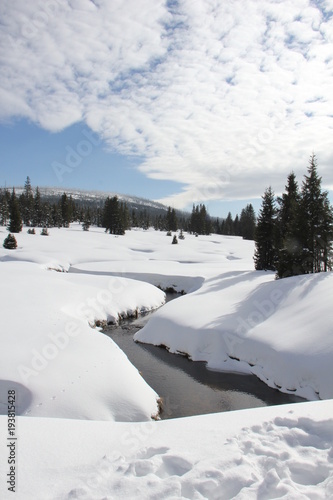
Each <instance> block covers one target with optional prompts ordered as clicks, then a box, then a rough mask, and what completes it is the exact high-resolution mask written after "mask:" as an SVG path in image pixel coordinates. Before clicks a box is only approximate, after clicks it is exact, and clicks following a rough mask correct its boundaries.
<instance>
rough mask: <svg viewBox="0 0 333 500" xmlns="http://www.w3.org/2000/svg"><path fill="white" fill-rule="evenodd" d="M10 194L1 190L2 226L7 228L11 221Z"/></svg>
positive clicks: (0, 215) (0, 214)
mask: <svg viewBox="0 0 333 500" xmlns="http://www.w3.org/2000/svg"><path fill="white" fill-rule="evenodd" d="M9 205H10V192H9V191H8V189H6V188H5V189H0V225H1V226H7V222H8V220H9Z"/></svg>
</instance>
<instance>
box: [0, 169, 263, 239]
mask: <svg viewBox="0 0 333 500" xmlns="http://www.w3.org/2000/svg"><path fill="white" fill-rule="evenodd" d="M72 222H80V223H81V224H82V228H83V229H84V230H85V231H88V230H89V228H90V226H91V225H94V226H97V227H104V228H105V230H106V231H107V232H109V233H111V234H124V233H125V231H126V230H127V229H130V228H131V227H140V228H143V229H148V228H149V227H154V228H155V230H160V231H177V230H178V229H181V230H183V231H187V232H190V233H192V234H210V233H217V234H226V235H230V236H242V237H243V238H246V239H253V238H254V228H255V224H256V216H255V212H254V210H253V207H252V205H251V204H249V205H247V206H246V207H245V209H243V210H242V212H241V216H240V217H239V216H238V215H236V217H235V219H233V218H232V215H231V213H230V212H229V214H228V216H227V218H226V219H222V218H215V219H214V218H212V217H210V215H209V214H208V211H207V209H206V207H205V205H204V204H199V205H193V209H192V213H191V214H187V213H185V212H181V211H178V210H177V211H176V210H175V209H174V208H171V207H168V209H167V211H166V213H158V214H156V213H154V212H153V211H152V210H149V208H148V207H145V208H143V209H137V208H136V209H132V210H131V209H130V207H129V206H128V205H127V203H125V202H123V201H121V200H119V199H118V197H117V196H113V197H108V198H107V199H106V200H104V201H103V202H101V201H98V202H97V203H96V202H95V203H94V202H88V201H86V200H85V201H83V200H74V199H73V198H72V196H71V195H68V194H66V193H65V192H64V193H63V194H62V195H61V196H59V197H58V198H57V199H56V200H54V199H52V200H50V199H49V198H47V197H46V196H42V195H41V193H40V190H39V188H38V187H37V188H36V189H33V188H32V186H31V181H30V178H29V177H27V179H26V182H25V184H24V188H23V192H22V193H21V194H20V195H19V196H17V195H16V193H15V189H14V188H13V189H12V191H11V192H10V191H9V190H8V189H0V225H3V226H8V230H9V231H10V232H11V233H17V232H20V231H21V230H22V227H23V224H24V225H25V226H26V227H42V228H50V227H69V225H70V223H72Z"/></svg>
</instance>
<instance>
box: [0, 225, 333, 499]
mask: <svg viewBox="0 0 333 500" xmlns="http://www.w3.org/2000/svg"><path fill="white" fill-rule="evenodd" d="M49 232H50V236H41V235H40V234H39V231H37V234H36V235H28V234H27V232H26V229H24V231H23V232H22V233H20V234H18V235H17V236H16V237H17V241H18V249H17V250H11V251H10V250H5V249H4V248H1V249H0V273H1V282H0V303H1V315H0V329H1V330H0V331H1V336H0V356H1V363H0V403H1V405H0V414H2V415H3V416H0V442H1V443H2V444H1V446H0V463H1V466H0V478H1V479H0V497H1V498H4V499H6V498H12V496H10V495H12V493H11V492H8V490H7V485H6V482H5V480H6V473H7V471H8V465H7V457H8V449H7V448H6V444H5V443H6V442H7V417H6V413H7V391H8V390H9V389H15V390H16V393H17V396H18V400H17V407H16V412H17V415H18V417H17V437H18V441H17V443H18V457H19V458H18V464H17V467H18V474H19V476H18V477H19V479H18V481H17V493H16V497H17V498H19V499H24V500H25V499H30V498H31V499H39V498H40V499H43V500H44V499H48V498H50V499H51V498H52V499H67V498H68V499H73V498H78V499H89V500H90V499H102V498H107V499H111V498H116V499H118V498H122V497H124V498H138V499H142V498H145V499H146V498H147V499H149V498H191V499H192V498H193V499H202V498H209V499H223V498H238V499H245V498H246V499H251V498H280V497H284V498H288V499H289V498H291V499H292V498H297V499H298V498H314V499H316V498H330V497H332V496H333V447H332V444H333V425H332V424H333V419H332V417H331V415H332V409H333V408H332V406H333V402H332V401H331V400H330V398H332V397H333V388H332V383H331V381H332V375H333V363H332V361H333V344H332V341H331V338H332V326H331V325H332V324H333V321H332V320H333V311H332V284H333V283H332V279H333V275H332V273H325V274H319V275H309V276H301V277H295V278H288V279H284V280H279V281H276V280H274V274H273V273H269V272H267V273H265V272H256V271H253V259H252V255H253V242H249V241H243V240H242V239H241V238H237V237H223V236H217V235H211V236H199V237H197V238H196V237H194V236H192V235H186V239H185V240H183V241H179V244H178V245H171V238H169V237H167V236H166V235H165V233H160V232H155V231H153V230H148V231H142V230H132V231H128V232H127V233H126V235H125V236H122V237H114V236H111V235H108V234H105V233H104V231H103V230H102V229H98V228H91V229H90V231H89V232H84V231H82V229H81V227H80V226H79V225H73V226H72V227H71V228H69V229H50V230H49ZM6 234H7V231H6V229H5V228H0V239H1V238H2V240H3V239H4V238H5V236H6ZM57 271H60V272H57ZM61 271H63V272H61ZM168 287H172V288H174V289H176V290H178V291H183V292H186V293H187V295H184V296H182V297H180V298H178V299H177V300H175V301H172V302H169V303H168V304H166V305H164V306H163V308H161V309H159V310H158V311H156V312H155V314H154V315H153V316H152V318H151V319H150V320H149V322H148V323H147V325H146V326H145V328H144V329H142V330H141V331H140V332H138V333H137V334H136V340H139V341H144V342H150V343H153V344H164V345H166V346H168V348H169V349H170V351H172V352H186V353H188V354H189V355H190V356H191V358H192V359H193V360H204V361H206V362H207V365H208V367H209V368H210V369H215V370H229V371H239V372H245V373H254V374H255V375H257V376H258V377H259V378H260V379H262V380H263V381H265V382H266V383H267V384H268V385H270V386H272V387H278V388H279V389H280V390H281V391H284V392H293V393H296V394H298V395H300V396H303V397H305V398H307V399H309V400H318V399H325V401H312V402H308V403H299V404H295V405H285V406H277V407H276V406H275V407H271V408H269V407H266V408H260V409H255V410H242V411H235V412H230V413H224V414H215V415H205V416H198V417H188V418H183V419H176V420H168V421H157V422H156V421H153V420H151V416H152V415H155V414H156V412H157V409H158V406H157V398H158V395H157V394H156V393H155V392H154V391H153V390H152V389H151V388H150V387H149V386H148V385H147V384H146V382H145V381H144V380H143V378H142V377H141V375H140V374H139V372H138V370H137V369H136V368H135V367H134V366H133V365H132V364H131V363H130V362H129V360H128V358H127V357H126V355H125V354H124V353H123V352H122V351H121V350H120V349H119V348H118V347H117V346H116V344H114V342H113V341H112V340H111V339H110V338H109V337H107V336H104V335H103V334H102V333H101V332H100V329H99V328H98V327H96V326H95V324H96V322H98V321H118V319H119V317H121V316H125V315H128V314H129V315H135V314H137V313H140V312H142V311H146V310H150V309H156V308H158V307H159V306H160V305H162V304H163V303H164V301H165V294H164V292H163V291H161V290H160V288H163V289H165V288H168ZM41 417H43V418H41Z"/></svg>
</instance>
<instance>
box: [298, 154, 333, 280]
mask: <svg viewBox="0 0 333 500" xmlns="http://www.w3.org/2000/svg"><path fill="white" fill-rule="evenodd" d="M301 194H302V198H301V211H300V225H301V230H302V246H303V255H302V266H303V272H304V273H317V272H320V271H327V270H328V269H330V268H331V260H330V253H331V245H332V237H333V214H332V207H331V206H330V203H329V201H328V193H327V192H326V191H324V192H323V191H322V190H321V177H319V175H318V172H317V160H316V157H315V155H314V154H313V155H312V156H311V157H310V160H309V167H308V175H305V178H304V181H303V185H302V193H301Z"/></svg>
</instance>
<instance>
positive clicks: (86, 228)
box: [82, 208, 91, 231]
mask: <svg viewBox="0 0 333 500" xmlns="http://www.w3.org/2000/svg"><path fill="white" fill-rule="evenodd" d="M90 224H91V216H90V210H89V208H88V209H87V210H86V211H85V214H84V216H83V224H82V229H83V231H89V228H90Z"/></svg>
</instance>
